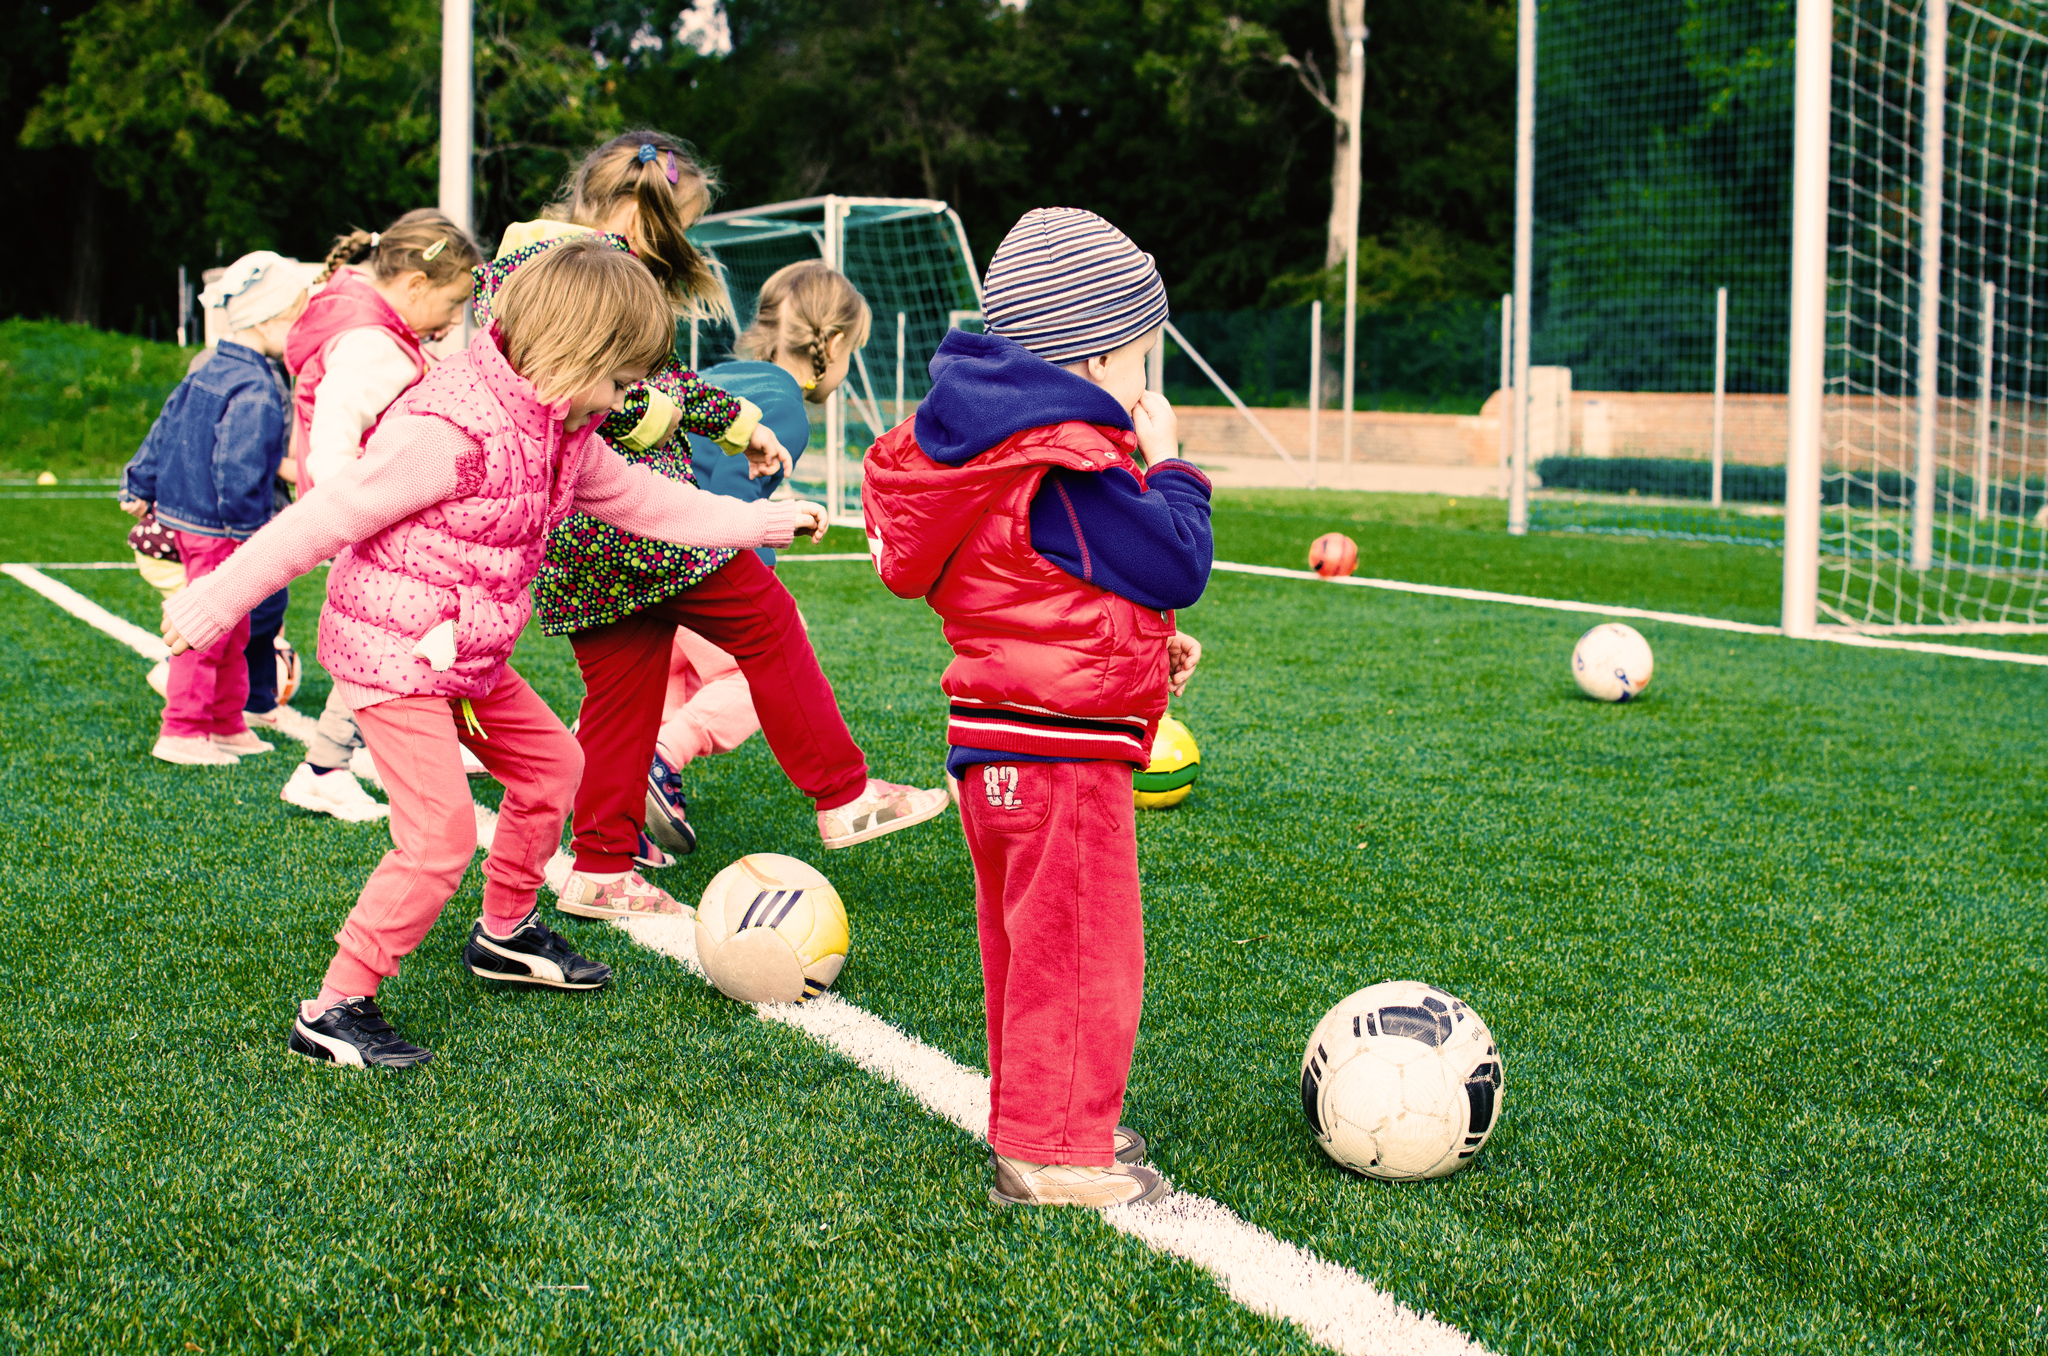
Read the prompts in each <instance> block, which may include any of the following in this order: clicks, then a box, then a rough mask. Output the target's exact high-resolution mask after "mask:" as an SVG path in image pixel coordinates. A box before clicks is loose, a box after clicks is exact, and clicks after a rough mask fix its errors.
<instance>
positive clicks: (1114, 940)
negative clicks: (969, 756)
mask: <svg viewBox="0 0 2048 1356" xmlns="http://www.w3.org/2000/svg"><path fill="white" fill-rule="evenodd" d="M1135 816H1136V811H1135V810H1134V809H1133V808H1132V805H1131V767H1130V764H1128V763H982V764H979V765H977V766H974V767H970V768H968V769H967V775H966V776H965V777H962V778H961V779H960V819H961V822H962V824H963V825H964V826H965V827H966V830H967V851H968V855H969V856H971V857H973V859H974V907H975V911H976V913H977V914H978V915H979V921H980V925H981V978H982V987H983V989H984V991H985V993H986V997H987V1003H988V1071H989V1110H988V1139H989V1144H990V1146H991V1147H993V1148H994V1149H995V1151H996V1152H997V1153H999V1154H1003V1155H1005V1156H1006V1157H1010V1158H1021V1159H1024V1160H1026V1161H1028V1162H1032V1163H1089V1164H1093V1165H1095V1166H1096V1167H1108V1166H1109V1165H1110V1164H1111V1163H1112V1162H1114V1161H1115V1153H1114V1151H1113V1148H1112V1136H1111V1132H1112V1131H1113V1130H1115V1128H1116V1122H1117V1117H1118V1115H1119V1114H1120V1113H1121V1112H1122V1110H1123V1105H1124V1085H1125V1084H1126V1083H1127V1082H1129V1081H1130V1076H1131V1051H1132V1049H1133V1047H1135V1045H1136V1044H1137V1040H1138V1015H1139V1013H1140V1011H1141V1010H1142V1009H1143V1008H1144V1005H1145V919H1144V913H1143V909H1142V907H1141V905H1140V903H1139V899H1138V826H1137V822H1136V818H1135Z"/></svg>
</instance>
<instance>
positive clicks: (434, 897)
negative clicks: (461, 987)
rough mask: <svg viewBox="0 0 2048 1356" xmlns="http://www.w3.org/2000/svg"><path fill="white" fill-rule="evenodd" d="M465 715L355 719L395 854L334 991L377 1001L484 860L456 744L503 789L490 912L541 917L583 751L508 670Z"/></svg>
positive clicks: (450, 706) (416, 706) (435, 709)
mask: <svg viewBox="0 0 2048 1356" xmlns="http://www.w3.org/2000/svg"><path fill="white" fill-rule="evenodd" d="M470 707H471V709H472V710H474V711H475V713H476V720H477V724H478V725H480V726H481V727H482V728H483V734H481V735H478V734H475V733H473V732H472V731H471V730H470V729H469V728H468V726H467V722H466V721H465V719H464V718H463V716H462V715H461V714H460V712H461V709H462V708H461V703H460V702H454V701H450V700H448V699H447V698H446V697H398V698H394V699H393V700H391V701H387V702H379V703H377V704H376V705H375V706H365V707H364V708H362V709H361V710H360V711H357V712H356V724H357V726H358V727H360V728H361V730H362V732H363V741H364V742H365V743H367V744H368V745H369V746H370V753H371V756H372V757H374V758H375V759H376V760H377V773H378V775H379V776H380V777H382V778H383V781H384V794H385V795H386V796H387V797H388V798H389V799H390V801H391V842H392V848H391V851H389V852H387V853H385V854H384V860H383V861H381V862H379V863H377V869H376V870H375V871H373V872H371V873H370V879H369V880H368V881H367V882H366V883H365V884H364V885H363V892H362V894H361V895H359V896H358V897H357V898H356V906H355V908H354V909H352V910H350V912H349V916H348V921H347V922H345V923H343V924H342V925H341V931H340V932H338V933H336V934H335V935H334V940H335V941H336V942H337V943H339V944H340V947H341V949H340V950H339V951H338V952H336V953H335V957H334V963H333V964H332V965H330V966H329V967H328V969H327V982H328V983H329V984H330V985H332V986H333V987H334V988H336V989H339V990H340V991H341V992H342V993H346V994H374V993H376V992H377V981H378V980H379V979H389V978H390V977H392V976H393V975H396V974H397V973H398V962H399V960H400V958H401V957H404V956H406V955H409V954H410V953H411V952H412V951H413V949H414V948H416V947H417V946H419V944H420V942H421V941H422V940H423V939H424V938H425V937H426V935H427V933H428V931H429V930H431V929H432V928H433V926H434V920H435V919H437V918H439V917H440V916H441V910H442V909H443V908H444V907H446V906H447V903H448V901H449V900H450V899H452V898H454V896H455V892H456V890H457V889H459V888H460V887H461V885H462V877H463V873H465V872H466V871H468V870H469V861H470V858H472V857H474V856H475V855H476V810H475V807H474V806H473V804H472V803H471V801H470V798H469V778H468V777H467V776H465V775H464V774H463V771H462V754H461V752H460V751H459V750H458V748H457V745H458V744H466V745H468V746H469V749H470V751H471V752H472V753H474V754H476V756H477V757H478V758H479V759H480V760H482V762H483V765H484V766H485V767H486V768H488V769H489V770H490V773H491V775H492V776H493V777H496V778H497V779H498V780H499V781H501V782H503V783H504V784H505V799H504V801H503V803H502V804H501V805H500V806H499V809H498V829H497V832H496V833H495V834H494V835H492V838H491V853H490V856H489V857H487V858H485V859H484V912H485V913H486V914H487V915H489V916H491V917H493V918H521V917H524V916H525V915H526V914H527V912H528V911H530V910H531V909H532V908H533V900H534V895H535V893H536V892H537V891H538V890H539V889H540V883H541V869H542V867H544V866H545V865H546V864H547V860H548V858H550V857H552V856H554V854H555V850H556V849H557V848H558V847H560V846H561V842H562V820H563V819H565V818H566V817H567V816H568V810H569V799H570V797H571V796H573V795H574V794H575V791H576V779H577V777H578V776H579V775H580V774H581V773H582V771H583V751H582V750H581V749H579V748H577V747H576V741H575V740H574V739H572V738H571V737H570V735H569V731H568V730H567V729H565V728H563V725H562V721H561V718H560V717H559V716H557V715H556V714H555V713H554V712H553V711H550V710H549V709H548V705H547V703H546V702H544V701H542V700H541V699H540V697H539V696H538V695H536V694H535V692H534V690H533V689H532V688H530V687H528V686H527V685H526V680H525V679H524V678H521V677H520V676H519V675H518V674H517V673H514V672H513V671H512V670H511V669H510V668H507V669H506V670H505V676H504V677H503V678H500V679H499V680H498V685H497V687H495V688H493V689H492V691H491V695H490V696H488V697H477V698H474V699H473V700H472V701H471V702H470Z"/></svg>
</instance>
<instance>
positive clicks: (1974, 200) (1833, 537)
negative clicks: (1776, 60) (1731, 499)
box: [1781, 0, 2048, 636]
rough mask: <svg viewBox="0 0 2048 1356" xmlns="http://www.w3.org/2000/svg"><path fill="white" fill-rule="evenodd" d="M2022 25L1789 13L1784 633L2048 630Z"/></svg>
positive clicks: (1976, 14) (2046, 24)
mask: <svg viewBox="0 0 2048 1356" xmlns="http://www.w3.org/2000/svg"><path fill="white" fill-rule="evenodd" d="M2004 8H2006V9H2011V8H2012V7H2010V6H2006V7H2004ZM2015 12H2016V13H2025V15H2026V17H2028V18H2030V19H2031V20H2032V23H2033V26H2032V27H2029V26H2028V25H2027V24H2023V23H2021V22H2018V21H2016V20H2015V18H2013V17H2009V16H2008V15H2007V14H2003V13H1997V12H1994V11H1993V10H1991V9H1989V8H1983V7H1980V6H1978V5H1973V4H1970V3H1966V0H1919V3H1918V5H1917V6H1914V5H1909V4H1904V3H1899V2H1898V0H1798V3H1797V9H1796V35H1795V39H1794V42H1795V51H1794V61H1795V71H1794V111H1793V184H1792V190H1793V191H1792V226H1791V251H1792V257H1791V262H1792V270H1791V271H1792V298H1791V302H1792V307H1791V335H1790V341H1791V342H1790V364H1789V371H1788V383H1789V391H1788V395H1789V400H1788V416H1787V417H1788V424H1789V427H1788V429H1787V440H1786V478H1785V569H1784V590H1783V599H1782V616H1781V622H1782V625H1783V627H1784V629H1785V631H1786V633H1787V634H1790V635H1795V636H1811V635H1814V634H1817V633H1819V632H1820V631H1823V630H1832V629H1839V630H1845V631H1854V632H1862V633H1884V634H1918V633H1979V634H1982V633H1993V634H2001V633H2002V634H2015V633H2048V534H2044V531H2043V529H2044V526H2048V524H2044V522H2043V518H2044V517H2048V515H2044V514H2038V513H2036V512H2033V510H2034V507H2035V506H2034V503H2033V502H2032V501H2033V500H2034V499H2037V498H2039V497H2040V496H2039V495H2038V494H2035V493H2030V489H2035V488H2038V482H2039V480H2040V474H2039V473H2040V472H2042V471H2043V470H2048V459H2044V453H2048V446H2044V436H2043V435H2044V434H2048V417H2044V416H2048V411H2044V409H2043V407H2042V402H2041V401H2040V400H2039V399H2038V398H2037V397H2036V390H2037V388H2038V387H2039V386H2040V385H2041V382H2040V380H2039V377H2040V373H2039V372H2038V371H2037V370H2036V369H2037V367H2038V364H2037V361H2036V359H2037V356H2038V354H2037V349H2038V343H2037V341H2036V339H2035V334H2036V328H2037V327H2036V326H2035V325H2034V323H2033V317H2034V315H2035V307H2036V305H2037V304H2038V301H2037V293H2038V291H2039V288H2040V286H2041V285H2042V284H2043V283H2048V247H2044V245H2043V243H2042V231H2043V227H2044V226H2048V211H2044V209H2043V208H2042V207H2041V205H2040V196H2041V192H2042V190H2043V189H2044V188H2048V164H2044V158H2043V150H2042V148H2043V145H2044V141H2043V129H2042V118H2041V114H2040V111H2039V104H2040V99H2041V96H2042V94H2043V92H2044V80H2048V74H2044V72H2048V5H2028V6H2025V7H2023V9H2022V10H2021V11H2015ZM1908 24H1917V29H1918V31H1917V33H1914V34H1913V35H1912V36H1913V38H1914V41H1911V42H1905V41H1901V40H1900V39H1901V36H1902V30H1906V28H1907V25H1908ZM1952 57H1954V58H1956V60H1954V61H1953V62H1952V60H1951V58H1952ZM2029 109H2032V110H2033V111H2032V112H2031V114H2030V113H2029V112H2028V110H2029ZM2029 119H2031V124H2032V125H2031V126H2029V125H2027V124H2028V122H2029ZM1887 216H1890V217H1891V218H1895V219H1894V220H1886V219H1885V218H1886V217H1887ZM2001 291H2003V292H2004V294H2005V297H2006V299H2007V301H2008V304H2007V305H2006V306H2005V308H2004V314H2003V318H2002V319H2001V318H2000V301H2001V296H2000V294H2001Z"/></svg>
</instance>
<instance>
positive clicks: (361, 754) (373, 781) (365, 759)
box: [348, 748, 384, 791]
mask: <svg viewBox="0 0 2048 1356" xmlns="http://www.w3.org/2000/svg"><path fill="white" fill-rule="evenodd" d="M348 770H349V771H350V772H353V773H354V774H355V775H356V776H358V777H361V778H362V779H363V780H364V781H366V782H368V783H369V784H370V785H372V786H374V787H376V788H377V789H378V790H379V791H382V790H383V789H384V779H383V778H382V777H380V776H378V775H377V760H376V759H374V758H372V757H371V756H370V751H369V750H368V749H367V748H362V749H357V750H356V751H355V752H354V753H352V754H350V755H349V756H348Z"/></svg>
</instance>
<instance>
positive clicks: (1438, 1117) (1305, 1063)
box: [1301, 980, 1502, 1182]
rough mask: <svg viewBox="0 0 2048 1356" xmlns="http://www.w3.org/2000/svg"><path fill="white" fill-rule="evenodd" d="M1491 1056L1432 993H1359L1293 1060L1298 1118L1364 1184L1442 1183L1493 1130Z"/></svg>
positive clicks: (1408, 983)
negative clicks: (1297, 1062)
mask: <svg viewBox="0 0 2048 1356" xmlns="http://www.w3.org/2000/svg"><path fill="white" fill-rule="evenodd" d="M1501 1094H1502V1078H1501V1058H1500V1049H1499V1047H1498V1046H1496V1045H1495V1044H1494V1040H1493V1033H1492V1032H1491V1031H1489V1030H1487V1029H1486V1023H1485V1022H1483V1021H1481V1020H1480V1018H1479V1014H1478V1013H1476V1012H1474V1011H1473V1010H1472V1009H1471V1008H1469V1007H1467V1006H1466V1005H1465V1004H1464V1003H1461V1002H1459V1001H1458V1000H1457V999H1455V998H1453V997H1451V995H1449V994H1447V993H1445V992H1444V991H1443V990H1442V989H1439V988H1436V987H1435V986H1433V985H1429V984H1421V983H1417V982H1415V981H1412V980H1395V981H1392V982H1390V983H1386V984H1375V985H1372V986H1371V987H1370V988H1365V989H1360V990H1359V991H1358V992H1357V993H1354V994H1352V995H1351V996H1350V997H1348V998H1346V999H1345V1000H1344V1001H1343V1002H1341V1003H1339V1004H1337V1006H1336V1007H1334V1008H1331V1009H1330V1011H1329V1012H1328V1013H1327V1014H1326V1015H1325V1016H1324V1017H1323V1020H1322V1021H1321V1022H1318V1023H1317V1024H1316V1029H1315V1032H1314V1034H1312V1035H1311V1036H1310V1037H1309V1038H1308V1049H1307V1050H1306V1051H1305V1052H1304V1053H1303V1054H1302V1057H1301V1109H1302V1111H1303V1113H1304V1114H1306V1115H1307V1117H1308V1124H1309V1128H1310V1129H1311V1130H1313V1131H1314V1132H1315V1137H1316V1143H1318V1144H1320V1145H1321V1146H1322V1148H1323V1152H1324V1153H1326V1154H1328V1155H1329V1156H1330V1157H1331V1158H1333V1159H1335V1160H1336V1161H1337V1162H1339V1163H1341V1164H1343V1165H1344V1166H1345V1167H1347V1168H1350V1169H1352V1170H1353V1171H1355V1172H1361V1173H1364V1174H1365V1175H1366V1176H1367V1177H1377V1178H1380V1179H1382V1180H1384V1181H1393V1182H1398V1181H1413V1180H1417V1179H1420V1178H1425V1177H1448V1176H1450V1175H1451V1174H1452V1173H1454V1172H1456V1171H1457V1170H1458V1169H1459V1168H1462V1167H1464V1166H1465V1165H1466V1164H1467V1163H1469V1162H1471V1161H1472V1157H1473V1155H1474V1154H1477V1153H1478V1152H1479V1150H1480V1149H1481V1148H1482V1147H1483V1146H1484V1145H1485V1144H1486V1140H1487V1136H1489V1135H1491V1134H1492V1133H1493V1127H1494V1126H1496V1125H1498V1124H1499V1123H1500V1109H1501Z"/></svg>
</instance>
